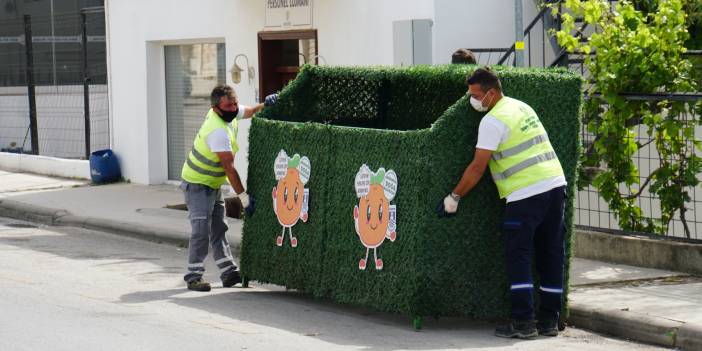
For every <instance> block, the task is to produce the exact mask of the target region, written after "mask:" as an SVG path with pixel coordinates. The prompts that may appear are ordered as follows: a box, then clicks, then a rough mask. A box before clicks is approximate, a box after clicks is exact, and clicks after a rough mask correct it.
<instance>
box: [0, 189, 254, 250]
mask: <svg viewBox="0 0 702 351" xmlns="http://www.w3.org/2000/svg"><path fill="white" fill-rule="evenodd" d="M0 215H2V216H3V217H10V218H15V219H20V220H25V221H30V222H36V223H41V224H46V225H54V226H69V227H79V228H85V229H91V230H97V231H103V232H108V233H112V234H116V235H122V236H127V237H131V238H137V239H141V240H147V241H151V242H157V243H168V244H172V245H176V246H180V247H188V242H189V240H190V233H189V232H177V231H168V230H164V229H161V228H158V227H149V226H146V225H143V224H134V223H128V222H122V221H116V220H109V219H104V218H94V217H86V216H75V215H73V214H71V213H70V212H68V211H66V210H60V209H54V208H48V207H42V206H36V205H30V204H26V203H23V202H19V201H14V200H9V199H0ZM231 249H232V252H233V253H234V255H235V256H238V253H239V252H240V249H241V243H240V242H231Z"/></svg>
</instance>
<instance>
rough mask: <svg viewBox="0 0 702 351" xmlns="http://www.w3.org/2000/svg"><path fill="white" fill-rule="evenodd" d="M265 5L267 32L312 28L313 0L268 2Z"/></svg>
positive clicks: (272, 0)
mask: <svg viewBox="0 0 702 351" xmlns="http://www.w3.org/2000/svg"><path fill="white" fill-rule="evenodd" d="M265 4H266V20H265V25H264V27H265V29H267V30H276V29H292V28H296V29H297V28H308V27H311V26H312V0H266V1H265Z"/></svg>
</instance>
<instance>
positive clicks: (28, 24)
mask: <svg viewBox="0 0 702 351" xmlns="http://www.w3.org/2000/svg"><path fill="white" fill-rule="evenodd" d="M24 47H25V50H26V52H27V95H28V97H29V130H30V134H31V138H32V154H34V155H39V133H38V132H37V102H36V95H35V92H34V52H33V48H32V18H31V16H30V15H24Z"/></svg>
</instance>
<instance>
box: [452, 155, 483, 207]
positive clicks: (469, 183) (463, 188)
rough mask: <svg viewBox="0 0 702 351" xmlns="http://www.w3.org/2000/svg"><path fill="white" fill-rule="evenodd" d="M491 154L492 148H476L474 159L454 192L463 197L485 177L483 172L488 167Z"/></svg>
mask: <svg viewBox="0 0 702 351" xmlns="http://www.w3.org/2000/svg"><path fill="white" fill-rule="evenodd" d="M491 156H492V151H491V150H485V149H475V156H474V157H473V161H472V162H471V163H470V164H469V165H468V167H466V170H465V171H463V176H462V177H461V180H460V181H459V182H458V184H457V185H456V187H455V188H454V189H453V193H454V194H456V195H458V196H460V197H463V196H464V195H465V194H467V193H468V192H469V191H470V190H471V189H473V187H474V186H475V185H476V184H478V182H479V181H480V178H482V177H483V173H485V168H487V165H488V162H489V161H490V157H491Z"/></svg>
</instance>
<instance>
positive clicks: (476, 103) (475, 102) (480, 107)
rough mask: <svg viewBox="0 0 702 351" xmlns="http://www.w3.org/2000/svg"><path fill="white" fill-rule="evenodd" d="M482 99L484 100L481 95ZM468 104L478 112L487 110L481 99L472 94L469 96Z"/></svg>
mask: <svg viewBox="0 0 702 351" xmlns="http://www.w3.org/2000/svg"><path fill="white" fill-rule="evenodd" d="M483 100H485V98H484V97H483ZM470 105H471V106H473V108H474V109H475V110H476V111H478V112H485V111H487V110H488V107H487V106H483V102H482V101H480V100H478V99H476V98H474V97H472V96H471V97H470Z"/></svg>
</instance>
